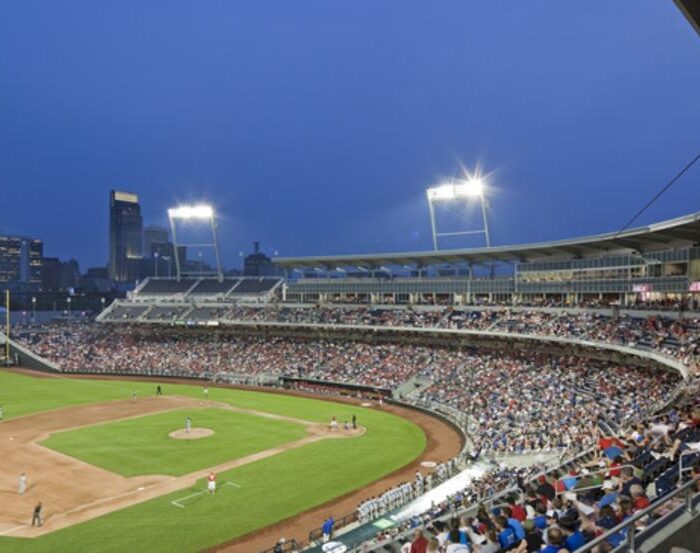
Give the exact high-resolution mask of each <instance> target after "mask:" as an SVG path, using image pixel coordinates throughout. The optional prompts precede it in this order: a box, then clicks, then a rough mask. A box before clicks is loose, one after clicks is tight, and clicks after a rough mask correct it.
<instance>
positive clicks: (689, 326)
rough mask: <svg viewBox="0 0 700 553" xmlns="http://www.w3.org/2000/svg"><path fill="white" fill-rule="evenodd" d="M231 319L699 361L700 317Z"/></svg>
mask: <svg viewBox="0 0 700 553" xmlns="http://www.w3.org/2000/svg"><path fill="white" fill-rule="evenodd" d="M225 318H226V319H228V320H235V321H244V322H245V321H247V322H268V323H273V322H275V323H296V324H326V325H360V326H367V325H369V326H381V327H408V328H439V329H452V330H488V331H496V332H513V333H520V334H536V335H545V336H559V337H572V338H579V339H584V340H591V341H598V342H605V343H613V344H618V345H625V346H630V347H637V348H642V349H647V350H651V351H656V352H658V353H661V354H663V355H667V356H671V357H674V358H677V359H679V360H681V361H682V362H683V363H685V364H686V365H688V366H689V367H690V368H691V369H693V370H695V369H698V365H699V364H700V318H699V317H687V318H684V319H680V320H679V319H678V318H676V317H672V316H660V315H654V316H650V317H632V316H629V315H622V316H617V317H616V316H613V314H612V313H610V314H601V313H598V312H595V311H590V312H581V311H563V310H554V311H547V310H541V309H540V310H538V309H523V310H513V309H501V310H497V309H485V310H463V309H455V308H451V307H447V308H444V309H424V308H410V307H406V308H381V307H368V306H351V307H339V306H334V307H319V306H316V307H290V306H285V305H284V304H274V305H267V306H257V307H252V306H240V305H237V306H233V307H232V308H231V309H230V310H229V311H228V312H227V313H226V315H225Z"/></svg>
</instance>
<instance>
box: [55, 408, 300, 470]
mask: <svg viewBox="0 0 700 553" xmlns="http://www.w3.org/2000/svg"><path fill="white" fill-rule="evenodd" d="M187 416H189V417H191V418H192V424H193V426H196V427H203V428H210V429H212V430H213V431H214V435H213V436H210V437H208V438H202V439H199V440H175V439H173V438H170V437H169V436H168V434H169V433H170V432H172V431H173V430H180V429H183V428H184V425H185V418H186V417H187ZM306 435H307V433H306V430H305V429H304V427H303V426H302V425H301V424H297V423H294V422H288V421H280V420H273V419H268V418H265V417H260V416H256V415H250V414H246V413H235V412H233V411H227V410H224V409H216V408H208V409H178V410H175V411H169V412H166V413H159V414H155V415H146V416H143V417H138V418H131V419H126V420H122V421H116V422H109V423H104V424H97V425H94V426H88V427H85V428H79V429H76V430H67V431H64V432H58V433H56V434H53V435H52V436H50V437H49V438H48V439H46V440H44V441H43V442H42V445H43V446H45V447H50V448H51V449H55V450H56V451H60V452H61V453H65V454H66V455H70V456H72V457H76V458H77V459H80V460H81V461H85V462H87V463H90V464H92V465H95V466H98V467H101V468H104V469H107V470H110V471H112V472H115V473H117V474H121V475H122V476H127V477H128V476H140V475H146V474H164V475H169V476H181V475H183V474H189V473H190V472H195V471H197V470H201V469H205V468H207V467H213V466H215V465H219V464H221V463H225V462H226V461H231V460H233V459H238V458H240V457H245V456H246V455H250V454H252V453H257V452H258V451H264V450H266V449H270V448H272V447H275V446H278V445H281V444H285V443H288V442H293V441H295V440H299V439H301V438H303V437H304V436H306Z"/></svg>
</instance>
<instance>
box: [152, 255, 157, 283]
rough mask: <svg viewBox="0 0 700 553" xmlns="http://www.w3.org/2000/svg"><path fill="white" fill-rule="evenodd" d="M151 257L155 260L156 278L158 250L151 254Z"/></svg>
mask: <svg viewBox="0 0 700 553" xmlns="http://www.w3.org/2000/svg"><path fill="white" fill-rule="evenodd" d="M153 259H154V260H155V261H154V263H155V277H156V278H158V252H155V253H154V254H153Z"/></svg>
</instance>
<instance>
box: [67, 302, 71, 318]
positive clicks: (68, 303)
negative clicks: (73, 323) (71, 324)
mask: <svg viewBox="0 0 700 553" xmlns="http://www.w3.org/2000/svg"><path fill="white" fill-rule="evenodd" d="M70 302H71V299H70V298H69V297H68V298H66V305H67V306H68V316H69V317H70Z"/></svg>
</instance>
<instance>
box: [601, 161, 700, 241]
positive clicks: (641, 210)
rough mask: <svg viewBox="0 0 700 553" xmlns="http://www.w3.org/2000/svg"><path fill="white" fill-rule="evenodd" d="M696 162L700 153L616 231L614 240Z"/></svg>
mask: <svg viewBox="0 0 700 553" xmlns="http://www.w3.org/2000/svg"><path fill="white" fill-rule="evenodd" d="M698 160H700V152H698V155H696V156H695V157H694V158H693V159H692V160H691V161H690V163H688V164H687V165H686V166H685V167H683V169H682V170H681V171H680V172H679V173H678V174H677V175H676V176H675V177H673V178H672V179H671V180H670V181H669V182H668V183H667V184H666V186H664V187H663V188H662V189H661V190H659V191H658V192H657V193H656V195H655V196H654V197H653V198H652V199H651V200H649V201H648V202H647V203H646V205H645V206H644V207H643V208H642V209H640V210H639V211H637V213H636V214H635V215H634V217H632V218H631V219H630V220H629V221H627V223H626V224H625V226H624V227H622V228H621V229H620V230H618V231H617V234H615V236H614V238H616V237H618V236H619V235H620V234H622V233H623V232H624V231H625V230H627V229H628V228H629V226H630V225H631V224H632V223H634V222H635V221H636V220H637V218H638V217H639V216H640V215H641V214H642V213H644V212H645V211H646V210H647V209H649V207H651V205H652V204H653V203H654V202H655V201H656V200H658V199H659V198H660V197H661V195H662V194H663V193H664V192H666V191H667V190H668V189H669V188H671V187H672V186H673V185H674V184H675V183H676V181H677V180H678V179H680V178H681V177H682V176H683V175H684V174H685V173H686V172H687V171H688V170H689V169H690V168H691V167H692V166H693V165H695V163H696V162H697V161H698Z"/></svg>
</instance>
